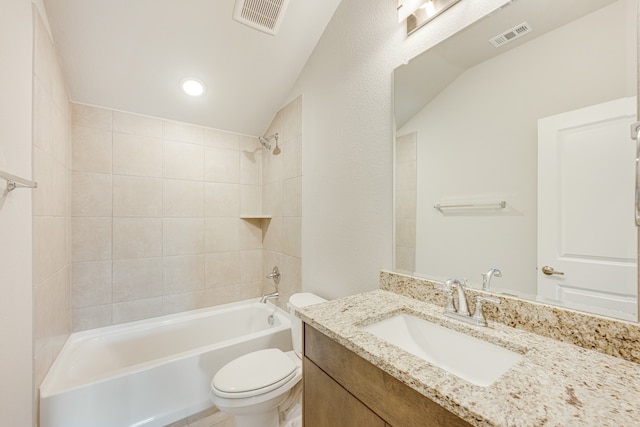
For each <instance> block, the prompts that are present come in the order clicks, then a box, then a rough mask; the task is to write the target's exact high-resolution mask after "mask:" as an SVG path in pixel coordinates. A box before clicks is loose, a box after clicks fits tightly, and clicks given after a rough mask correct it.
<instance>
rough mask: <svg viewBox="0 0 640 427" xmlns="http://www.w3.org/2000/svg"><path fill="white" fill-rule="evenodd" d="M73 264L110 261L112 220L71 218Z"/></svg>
mask: <svg viewBox="0 0 640 427" xmlns="http://www.w3.org/2000/svg"><path fill="white" fill-rule="evenodd" d="M71 225H72V229H71V233H72V260H73V262H86V261H106V260H110V259H111V230H112V218H111V217H107V218H82V217H78V218H72V219H71Z"/></svg>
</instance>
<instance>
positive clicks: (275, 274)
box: [267, 265, 281, 285]
mask: <svg viewBox="0 0 640 427" xmlns="http://www.w3.org/2000/svg"><path fill="white" fill-rule="evenodd" d="M280 277H281V276H280V270H279V269H278V266H277V265H276V266H275V267H273V270H272V271H271V273H269V274H267V279H273V281H274V282H276V285H279V284H280Z"/></svg>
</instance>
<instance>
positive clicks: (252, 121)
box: [44, 0, 340, 135]
mask: <svg viewBox="0 0 640 427" xmlns="http://www.w3.org/2000/svg"><path fill="white" fill-rule="evenodd" d="M339 3H340V0H322V1H300V0H291V1H290V2H289V4H288V8H287V9H286V11H285V15H284V19H283V21H282V25H281V26H280V28H279V31H278V33H277V34H276V35H270V34H266V33H264V32H260V31H257V30H255V29H253V28H250V27H248V26H245V25H243V24H241V23H239V22H237V21H235V20H233V19H232V15H233V8H234V0H133V1H132V0H44V4H45V7H46V11H47V16H48V20H49V24H50V27H51V32H52V34H53V37H54V41H55V44H56V48H57V50H58V54H59V55H60V57H61V61H62V67H63V70H64V73H65V78H66V81H67V85H68V88H69V92H70V96H71V99H72V100H73V101H75V102H79V103H84V104H90V105H97V106H101V107H108V108H113V109H117V110H123V111H129V112H135V113H140V114H147V115H151V116H157V117H162V118H166V119H172V120H178V121H184V122H189V123H194V124H199V125H203V126H210V127H214V128H219V129H224V130H229V131H234V132H239V133H245V134H250V135H258V134H261V133H262V132H263V131H264V130H265V129H266V127H267V126H268V125H269V123H270V121H271V120H272V119H273V116H274V114H275V113H276V112H277V111H278V110H279V109H280V108H281V107H282V106H283V104H284V103H285V102H286V100H287V97H288V96H289V93H290V91H291V88H292V87H293V85H294V83H295V81H296V79H297V77H298V75H299V73H300V71H301V70H302V68H303V67H304V65H305V63H306V61H307V59H308V58H309V56H310V55H311V53H312V51H313V49H314V47H315V45H316V43H317V42H318V40H319V38H320V36H321V34H322V32H323V31H324V29H325V27H326V26H327V24H328V22H329V20H330V19H331V17H332V15H333V13H334V11H335V9H336V8H337V6H338V4H339ZM187 77H195V78H197V79H200V80H202V81H203V82H204V83H205V85H206V92H205V94H204V95H202V96H200V97H197V98H195V97H190V96H188V95H186V94H185V93H184V92H182V90H181V88H180V82H181V81H182V80H183V79H184V78H187Z"/></svg>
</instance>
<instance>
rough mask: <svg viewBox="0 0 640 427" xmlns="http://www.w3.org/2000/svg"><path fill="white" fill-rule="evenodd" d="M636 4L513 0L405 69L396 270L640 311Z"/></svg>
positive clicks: (400, 71) (399, 99)
mask: <svg viewBox="0 0 640 427" xmlns="http://www.w3.org/2000/svg"><path fill="white" fill-rule="evenodd" d="M636 8H637V0H617V1H614V0H518V1H514V2H510V3H508V4H507V5H505V6H504V7H502V8H501V9H499V10H497V11H495V12H494V13H492V14H490V15H489V16H487V17H485V18H483V19H481V20H480V21H478V22H476V23H474V24H473V25H471V26H470V27H467V28H466V29H464V30H463V31H461V32H459V33H457V34H455V35H453V36H452V37H450V38H449V39H447V40H445V41H444V42H442V43H440V44H439V45H437V46H435V47H433V48H431V49H429V50H428V51H426V52H424V53H422V54H421V55H419V56H417V57H416V58H414V59H412V60H411V61H410V63H409V64H406V65H403V66H401V67H399V68H397V69H396V70H395V71H394V86H395V87H394V96H395V99H394V111H395V120H396V149H395V150H396V151H395V161H396V164H395V190H394V192H395V197H394V199H395V232H394V236H395V252H394V253H395V256H394V261H395V269H396V270H397V271H401V272H404V273H406V272H411V273H413V274H414V275H416V276H419V277H424V278H429V279H435V280H443V279H446V278H448V277H458V278H466V279H468V281H469V285H470V286H472V287H475V288H481V287H482V286H483V278H482V276H481V274H482V273H487V272H488V271H489V270H490V269H492V268H494V267H495V268H498V269H499V270H500V272H501V275H499V276H498V275H493V277H491V280H490V289H491V290H494V291H496V292H503V293H508V294H512V295H516V296H520V297H525V298H532V299H535V300H538V301H543V302H550V303H554V304H556V303H557V304H561V305H565V306H569V307H571V308H574V309H579V310H585V311H589V312H594V313H598V314H604V315H608V316H613V317H618V318H623V319H628V320H637V288H638V285H637V267H636V266H637V231H636V227H635V225H634V217H633V213H634V174H635V171H634V167H635V162H634V160H635V146H634V143H633V141H632V140H631V139H630V137H629V134H630V132H629V126H630V124H631V123H633V122H635V121H636V115H637V114H636V109H637V107H636V105H637V101H636V94H637V90H638V89H637V88H638V83H637V68H638V67H637V64H638V61H637V53H636V51H637V47H636V45H637V42H636V41H637V29H636V26H637V23H636V16H637V15H636ZM490 40H492V41H490ZM543 267H545V268H544V271H546V273H548V274H545V273H543Z"/></svg>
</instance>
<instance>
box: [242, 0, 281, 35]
mask: <svg viewBox="0 0 640 427" xmlns="http://www.w3.org/2000/svg"><path fill="white" fill-rule="evenodd" d="M288 3H289V0H236V6H235V9H234V11H233V19H235V20H236V21H238V22H240V23H242V24H245V25H247V26H249V27H251V28H254V29H256V30H259V31H262V32H264V33H267V34H274V35H275V34H276V33H277V32H278V28H279V27H280V24H281V23H282V19H283V17H284V12H285V10H286V8H287V4H288Z"/></svg>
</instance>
